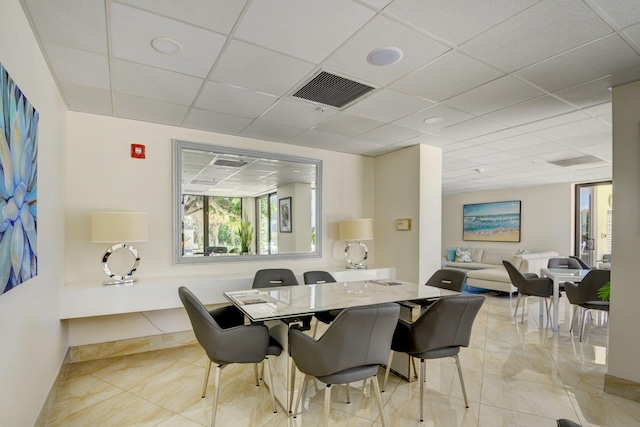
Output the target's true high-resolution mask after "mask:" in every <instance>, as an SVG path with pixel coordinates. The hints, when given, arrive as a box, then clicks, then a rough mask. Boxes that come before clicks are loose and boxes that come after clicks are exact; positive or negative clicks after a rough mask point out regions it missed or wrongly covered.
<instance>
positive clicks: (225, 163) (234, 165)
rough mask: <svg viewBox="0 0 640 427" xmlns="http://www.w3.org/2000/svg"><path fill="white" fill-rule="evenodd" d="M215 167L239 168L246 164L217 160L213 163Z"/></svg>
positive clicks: (238, 161) (240, 161)
mask: <svg viewBox="0 0 640 427" xmlns="http://www.w3.org/2000/svg"><path fill="white" fill-rule="evenodd" d="M213 164H214V165H216V166H227V167H230V168H241V167H243V166H244V165H246V164H247V162H244V161H242V160H227V159H218V160H216V161H215V162H214V163H213Z"/></svg>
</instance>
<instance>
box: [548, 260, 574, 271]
mask: <svg viewBox="0 0 640 427" xmlns="http://www.w3.org/2000/svg"><path fill="white" fill-rule="evenodd" d="M547 268H573V269H576V270H581V269H582V265H581V264H580V263H579V262H578V260H577V259H576V258H571V257H564V258H562V257H559V258H549V261H548V262H547Z"/></svg>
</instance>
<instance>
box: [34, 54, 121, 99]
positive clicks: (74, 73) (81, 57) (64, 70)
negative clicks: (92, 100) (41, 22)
mask: <svg viewBox="0 0 640 427" xmlns="http://www.w3.org/2000/svg"><path fill="white" fill-rule="evenodd" d="M45 50H46V51H47V55H48V56H49V62H50V63H51V67H52V68H53V71H54V73H55V75H56V78H57V79H58V80H59V81H60V82H63V83H73V84H75V85H79V86H89V87H93V88H96V89H105V90H109V89H110V88H111V83H110V79H109V59H108V58H107V57H106V56H104V55H98V54H97V53H92V52H87V51H83V50H77V49H72V48H68V47H64V46H59V45H55V44H49V43H46V44H45Z"/></svg>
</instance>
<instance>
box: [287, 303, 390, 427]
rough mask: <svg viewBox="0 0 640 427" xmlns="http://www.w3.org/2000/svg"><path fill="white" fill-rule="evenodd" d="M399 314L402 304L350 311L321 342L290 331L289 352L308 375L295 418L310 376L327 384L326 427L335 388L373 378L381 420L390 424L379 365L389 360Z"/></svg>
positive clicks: (299, 397)
mask: <svg viewBox="0 0 640 427" xmlns="http://www.w3.org/2000/svg"><path fill="white" fill-rule="evenodd" d="M399 315H400V306H399V305H398V304H379V305H370V306H362V307H352V308H347V309H345V310H343V311H342V312H341V313H340V314H339V315H338V316H337V317H336V319H335V320H334V321H333V322H332V323H331V325H329V328H328V329H327V331H326V332H325V333H324V334H323V335H322V337H320V338H319V339H318V340H316V339H314V338H312V337H310V336H309V335H306V334H304V333H303V332H301V331H299V330H296V329H290V330H289V352H290V354H291V357H292V358H293V361H294V362H295V365H296V366H297V367H298V369H299V370H300V372H302V373H303V374H304V376H303V378H302V382H301V385H300V387H299V389H300V393H299V394H298V399H297V400H296V406H295V409H294V412H293V416H294V417H295V416H297V414H298V408H299V406H300V401H301V399H302V389H303V386H304V381H305V380H306V379H307V377H309V376H312V377H315V378H316V379H318V380H319V381H321V382H323V383H325V384H326V387H325V394H324V426H328V425H329V407H330V403H331V387H332V386H333V385H334V384H349V383H351V382H354V381H360V380H365V382H366V380H367V379H370V381H371V383H372V385H373V389H374V391H375V397H376V403H377V405H378V411H379V412H380V421H381V423H382V425H383V426H384V425H386V423H385V418H384V411H383V408H382V398H381V396H380V385H379V384H378V379H377V374H378V365H380V364H384V363H386V361H387V358H388V357H389V352H390V349H391V338H392V336H393V331H394V329H395V327H396V323H397V322H398V316H399ZM293 372H295V370H293ZM293 381H295V379H293Z"/></svg>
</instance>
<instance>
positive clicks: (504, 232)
mask: <svg viewBox="0 0 640 427" xmlns="http://www.w3.org/2000/svg"><path fill="white" fill-rule="evenodd" d="M521 205H522V203H521V201H520V200H511V201H507V202H491V203H475V204H469V205H464V206H463V213H462V223H463V226H462V240H465V241H477V242H520V219H521V211H522V206H521Z"/></svg>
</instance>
